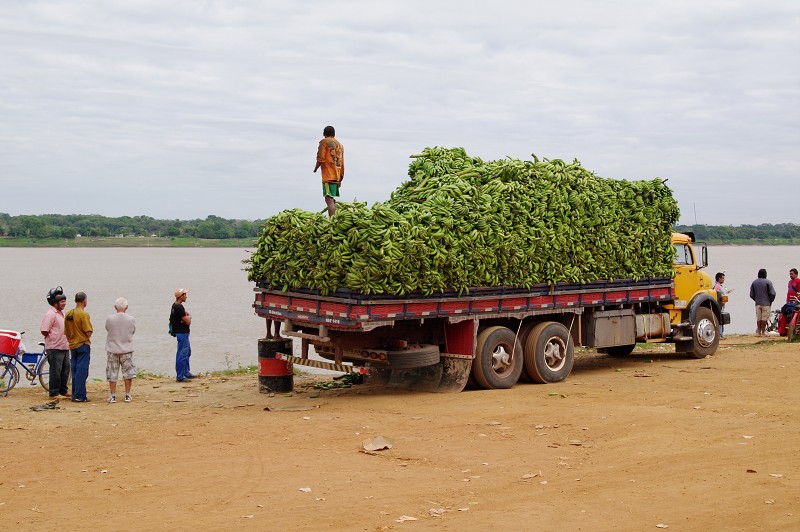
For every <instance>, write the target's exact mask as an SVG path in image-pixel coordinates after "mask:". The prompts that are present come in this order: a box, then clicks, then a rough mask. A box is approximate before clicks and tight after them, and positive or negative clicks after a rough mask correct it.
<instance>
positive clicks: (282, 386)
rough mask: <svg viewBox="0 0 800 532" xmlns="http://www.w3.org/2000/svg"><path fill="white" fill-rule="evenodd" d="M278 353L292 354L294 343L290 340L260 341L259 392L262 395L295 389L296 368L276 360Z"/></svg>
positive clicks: (262, 339) (288, 363) (289, 363)
mask: <svg viewBox="0 0 800 532" xmlns="http://www.w3.org/2000/svg"><path fill="white" fill-rule="evenodd" d="M276 353H286V354H292V341H291V340H290V339H288V338H283V339H281V340H268V339H266V338H261V339H259V340H258V391H259V392H261V393H281V392H291V391H292V390H293V389H294V367H293V365H292V363H291V362H285V361H283V360H278V359H276V358H275V354H276Z"/></svg>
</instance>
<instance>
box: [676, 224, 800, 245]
mask: <svg viewBox="0 0 800 532" xmlns="http://www.w3.org/2000/svg"><path fill="white" fill-rule="evenodd" d="M674 229H675V231H677V232H686V231H693V232H694V234H695V238H696V239H697V240H699V241H701V242H702V241H705V242H715V243H720V244H726V243H735V244H744V243H747V242H753V243H759V242H778V243H783V242H800V225H798V224H790V223H785V224H759V225H736V226H734V225H676V226H675V228H674Z"/></svg>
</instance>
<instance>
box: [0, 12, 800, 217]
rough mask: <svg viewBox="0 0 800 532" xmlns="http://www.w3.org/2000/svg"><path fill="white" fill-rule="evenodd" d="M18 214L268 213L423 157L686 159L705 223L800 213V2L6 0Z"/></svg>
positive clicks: (614, 172)
mask: <svg viewBox="0 0 800 532" xmlns="http://www.w3.org/2000/svg"><path fill="white" fill-rule="evenodd" d="M0 50H2V52H0V72H2V74H1V75H0V191H1V192H0V198H2V201H1V202H0V212H7V213H9V214H11V215H20V214H46V213H55V214H73V213H75V214H101V215H105V216H138V215H145V216H152V217H154V218H161V219H196V218H205V217H206V216H208V215H212V214H213V215H216V216H221V217H224V218H236V219H250V220H252V219H263V218H267V217H269V216H272V215H274V214H276V213H278V212H280V211H282V210H284V209H290V208H295V207H297V208H301V209H305V210H310V211H322V210H323V209H324V207H325V203H324V200H323V197H322V191H321V184H320V183H321V179H320V174H319V173H316V174H314V173H312V170H313V168H314V164H315V157H316V148H317V143H318V142H319V140H320V139H321V138H322V129H323V128H324V127H325V126H326V125H333V126H334V127H335V128H336V133H337V134H336V137H337V139H339V140H340V142H342V144H343V145H344V147H345V160H346V179H345V181H344V183H343V186H342V196H341V198H340V200H341V201H366V202H368V203H369V204H372V203H374V202H377V201H385V200H386V199H388V198H389V195H390V194H391V192H392V191H393V190H394V189H396V188H397V187H398V186H399V185H400V184H401V183H402V182H403V181H404V180H406V179H407V178H408V176H407V170H408V164H409V162H410V159H409V155H412V154H415V153H419V152H420V151H421V150H422V149H423V148H425V147H426V146H447V147H452V146H461V147H464V148H465V149H466V150H467V152H468V153H469V154H470V155H473V156H478V157H481V158H482V159H484V160H494V159H500V158H504V157H514V158H519V159H529V158H530V154H531V153H535V154H536V155H537V156H538V157H539V158H542V157H546V158H549V159H564V160H566V161H572V160H573V159H578V160H579V161H580V162H581V163H582V164H583V166H584V167H585V168H587V169H589V170H591V171H593V172H595V173H596V174H597V175H599V176H601V177H608V178H615V179H629V180H635V179H652V178H656V177H659V178H661V179H667V180H668V181H667V184H668V186H670V187H671V188H672V190H673V193H674V195H675V197H676V199H677V200H678V205H679V207H680V209H681V219H680V222H681V223H684V224H694V223H700V224H708V225H741V224H760V223H787V222H790V223H798V221H799V220H800V214H799V213H800V211H798V190H800V2H797V1H796V0H785V1H784V0H759V1H755V0H753V1H750V0H741V1H739V0H705V1H703V2H697V1H696V0H691V1H689V0H670V1H661V0H654V1H651V2H641V1H640V0H631V1H627V0H620V1H613V0H611V1H598V0H562V1H559V2H544V1H540V0H528V1H503V0H495V1H493V2H487V1H485V0H480V1H473V0H459V1H450V0H438V1H430V0H429V1H425V2H423V1H418V0H404V1H402V2H391V3H386V2H374V1H372V0H370V1H338V2H331V1H330V0H329V1H324V2H322V1H317V0H306V1H300V0H294V1H291V0H290V1H282V0H276V1H246V0H240V1H232V0H231V1H210V0H205V1H204V0H170V1H169V2H164V1H163V0H158V1H144V0H143V1H133V0H113V1H109V0H64V1H61V0H39V1H37V0H3V1H2V2H0Z"/></svg>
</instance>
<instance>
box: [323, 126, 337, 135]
mask: <svg viewBox="0 0 800 532" xmlns="http://www.w3.org/2000/svg"><path fill="white" fill-rule="evenodd" d="M322 136H324V137H335V136H336V130H335V129H333V126H325V129H323V130H322Z"/></svg>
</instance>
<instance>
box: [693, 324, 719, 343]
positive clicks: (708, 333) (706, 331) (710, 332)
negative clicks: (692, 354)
mask: <svg viewBox="0 0 800 532" xmlns="http://www.w3.org/2000/svg"><path fill="white" fill-rule="evenodd" d="M716 337H717V328H716V327H715V326H714V324H713V323H712V322H711V320H709V319H705V318H704V319H702V320H700V322H699V323H698V324H697V342H698V343H699V344H700V345H701V346H703V347H709V346H710V345H712V344H713V343H714V339H715V338H716Z"/></svg>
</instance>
